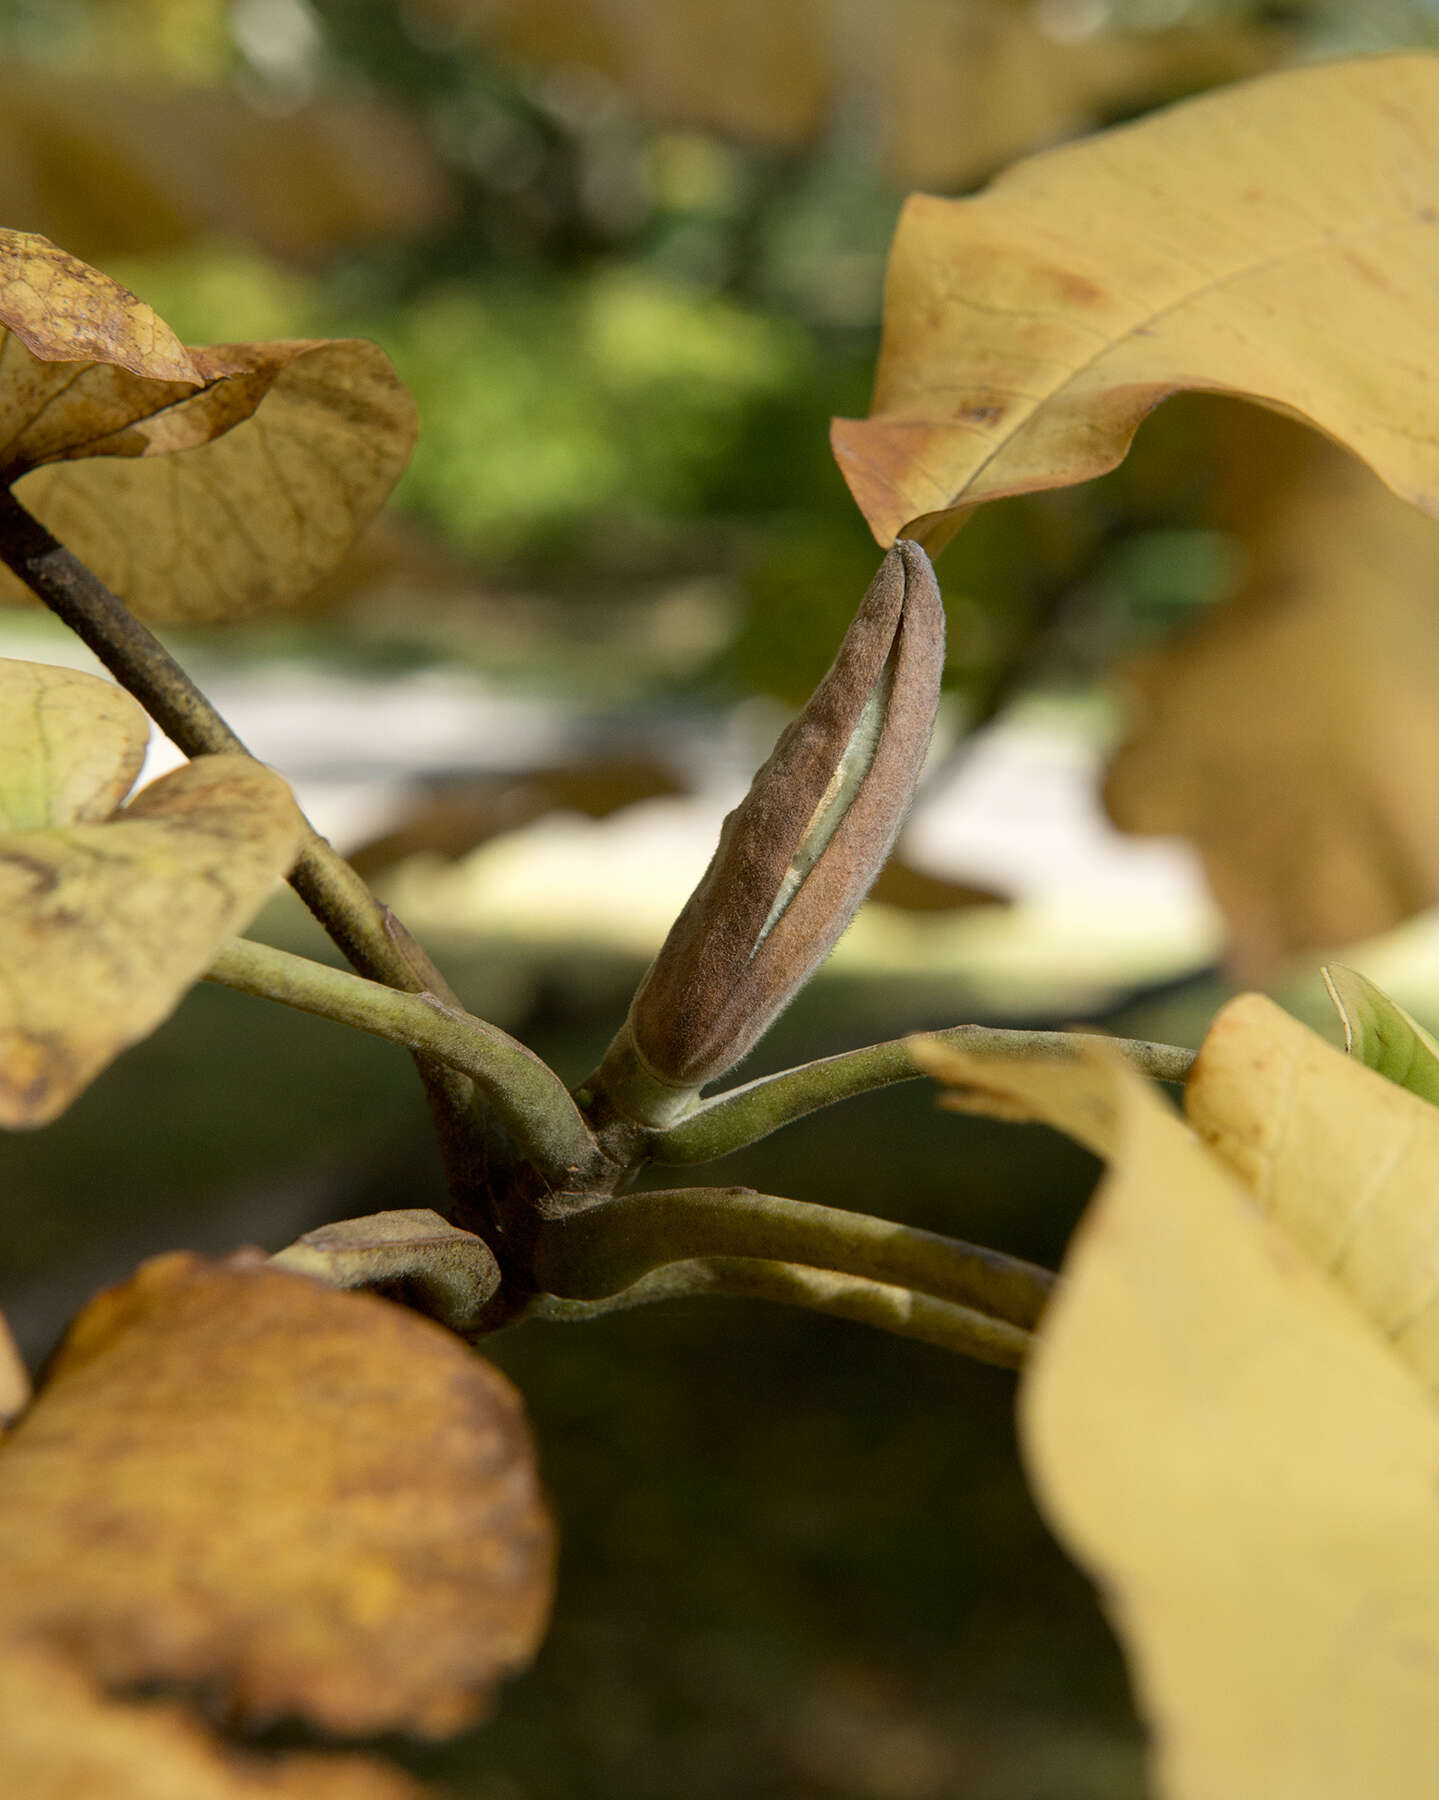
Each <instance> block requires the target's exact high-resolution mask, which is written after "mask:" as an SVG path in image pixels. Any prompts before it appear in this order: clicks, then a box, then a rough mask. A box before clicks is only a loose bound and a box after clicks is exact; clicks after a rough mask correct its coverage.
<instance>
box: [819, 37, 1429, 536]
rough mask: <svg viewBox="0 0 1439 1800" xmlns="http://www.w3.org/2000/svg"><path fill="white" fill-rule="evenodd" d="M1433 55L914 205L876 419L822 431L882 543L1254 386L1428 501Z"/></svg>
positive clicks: (1296, 86)
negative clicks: (1171, 408)
mask: <svg viewBox="0 0 1439 1800" xmlns="http://www.w3.org/2000/svg"><path fill="white" fill-rule="evenodd" d="M1436 192H1439V56H1433V55H1422V54H1416V55H1404V56H1392V57H1376V58H1366V59H1363V60H1356V61H1351V62H1337V63H1331V64H1325V65H1319V66H1314V67H1310V68H1303V69H1295V70H1290V71H1286V72H1284V73H1282V74H1279V75H1273V76H1269V77H1266V78H1265V79H1262V80H1259V81H1254V82H1248V83H1243V84H1241V85H1239V86H1236V87H1232V88H1226V89H1224V90H1221V91H1220V92H1218V93H1214V94H1210V95H1206V96H1204V97H1203V98H1201V99H1198V100H1192V101H1189V102H1187V103H1185V104H1184V105H1181V106H1176V107H1173V108H1171V109H1169V110H1167V111H1165V112H1161V113H1157V114H1154V115H1152V116H1150V117H1149V118H1147V119H1145V120H1143V121H1141V122H1140V123H1138V124H1136V125H1131V126H1127V127H1124V128H1121V129H1119V130H1115V131H1111V132H1107V133H1104V134H1102V135H1100V136H1097V137H1094V138H1090V139H1087V140H1085V141H1083V142H1081V143H1078V144H1073V145H1069V146H1066V147H1065V148H1062V149H1059V150H1055V151H1052V152H1049V153H1048V154H1046V155H1042V156H1037V157H1033V158H1031V159H1030V160H1029V161H1027V162H1023V163H1020V164H1018V165H1017V166H1016V167H1014V168H1013V169H1011V170H1009V171H1008V172H1007V173H1006V174H1004V175H1002V176H1001V177H1000V178H999V179H998V180H997V181H995V182H994V183H993V184H992V185H991V186H990V187H989V188H988V189H987V190H986V191H985V192H983V193H981V194H979V195H977V196H976V197H974V198H973V199H969V200H956V201H949V200H938V199H933V198H930V197H929V196H927V195H916V196H914V197H913V198H911V199H910V201H909V202H908V204H907V205H906V208H905V211H904V214H903V217H902V218H901V221H900V224H899V228H898V231H897V232H896V235H895V240H894V245H893V249H892V252H891V257H890V267H889V279H888V286H887V290H886V298H885V338H884V346H883V349H882V352H881V357H880V366H879V373H878V378H877V381H876V386H875V396H874V406H873V411H872V415H871V417H870V418H869V419H868V420H859V421H857V420H847V419H839V420H836V421H835V424H834V427H833V432H832V442H833V445H834V450H835V454H836V456H837V457H838V459H839V462H840V466H841V468H842V469H843V471H844V473H845V478H846V480H847V481H848V482H849V484H850V488H851V490H852V492H853V493H854V496H855V498H856V500H857V501H858V502H859V505H860V508H861V510H862V511H863V512H864V514H865V516H866V518H867V519H868V520H869V522H870V525H871V527H872V528H873V530H874V533H875V536H876V537H877V538H878V539H879V540H880V542H881V543H886V544H887V543H889V542H891V541H892V540H893V539H894V538H895V537H897V536H910V537H917V538H919V539H920V540H921V541H922V542H926V543H928V544H930V545H931V546H934V545H936V544H939V543H942V542H943V541H945V539H947V538H948V537H949V536H950V535H952V533H953V532H954V530H955V529H956V528H957V526H958V524H959V523H960V520H961V518H962V516H963V514H964V513H965V512H966V511H968V510H969V509H971V508H973V507H974V506H976V505H978V504H979V503H980V502H982V501H984V500H989V499H993V498H995V497H996V496H999V495H1002V494H1017V493H1026V492H1032V491H1034V490H1037V489H1042V488H1052V487H1062V486H1065V485H1068V484H1069V483H1072V482H1076V481H1084V480H1087V479H1089V478H1090V477H1092V476H1095V475H1099V474H1102V473H1103V472H1104V471H1105V470H1106V469H1110V468H1113V467H1114V465H1115V464H1116V463H1117V462H1119V461H1120V460H1121V459H1122V457H1123V456H1124V454H1125V452H1126V451H1127V449H1128V447H1129V444H1130V441H1131V439H1132V438H1133V435H1134V432H1135V430H1136V428H1137V427H1138V425H1139V423H1140V421H1141V420H1142V419H1143V418H1144V417H1145V415H1146V414H1147V413H1149V412H1150V411H1152V410H1153V408H1154V407H1155V406H1157V405H1158V404H1159V402H1160V401H1161V400H1163V399H1165V398H1166V397H1167V396H1168V395H1170V394H1172V393H1175V392H1177V391H1180V390H1183V389H1190V388H1194V389H1207V390H1213V391H1218V392H1225V393H1234V394H1241V395H1249V396H1252V397H1254V398H1256V399H1259V400H1262V401H1264V402H1266V403H1268V404H1271V405H1274V406H1277V407H1279V408H1280V409H1281V410H1284V411H1288V412H1292V413H1294V414H1296V415H1298V416H1300V417H1302V418H1304V419H1305V420H1307V421H1308V422H1309V423H1311V424H1313V425H1316V426H1318V427H1319V428H1320V429H1321V430H1322V431H1324V432H1326V433H1327V434H1328V435H1329V436H1331V437H1333V438H1336V439H1337V440H1339V441H1340V442H1341V443H1343V444H1345V445H1347V446H1348V448H1349V449H1351V450H1352V451H1354V452H1355V453H1356V454H1357V455H1358V456H1360V457H1361V458H1363V459H1364V460H1365V461H1367V462H1368V463H1369V464H1370V465H1371V467H1372V468H1373V469H1374V470H1375V472H1376V473H1377V474H1378V475H1379V476H1380V477H1381V478H1382V479H1383V480H1384V481H1385V482H1386V483H1387V484H1388V485H1389V486H1390V487H1392V488H1393V489H1394V491H1395V492H1396V493H1397V494H1399V495H1400V496H1401V497H1402V498H1404V499H1407V500H1410V501H1413V502H1414V503H1415V504H1418V505H1420V506H1424V507H1426V508H1429V509H1431V510H1439V424H1436V422H1435V421H1436V406H1435V402H1434V395H1435V388H1436V378H1435V375H1434V370H1435V368H1436V366H1439V314H1436V311H1435V308H1434V304H1433V296H1434V293H1435V290H1436V286H1439V228H1436V221H1439V207H1436V204H1435V195H1436Z"/></svg>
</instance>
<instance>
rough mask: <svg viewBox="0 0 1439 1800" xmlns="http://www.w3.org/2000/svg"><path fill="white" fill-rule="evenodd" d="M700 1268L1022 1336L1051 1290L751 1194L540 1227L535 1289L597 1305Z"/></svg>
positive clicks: (618, 1207) (653, 1200)
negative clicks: (840, 1288)
mask: <svg viewBox="0 0 1439 1800" xmlns="http://www.w3.org/2000/svg"><path fill="white" fill-rule="evenodd" d="M709 1257H739V1258H742V1259H746V1260H753V1259H755V1258H759V1259H761V1260H763V1261H766V1262H783V1263H801V1264H804V1265H805V1266H806V1267H808V1268H811V1269H823V1270H828V1271H829V1272H830V1273H831V1274H834V1275H846V1276H858V1277H860V1278H862V1279H863V1280H866V1281H873V1282H880V1283H883V1284H885V1285H889V1286H895V1287H902V1288H908V1289H912V1290H914V1291H915V1292H917V1293H920V1294H927V1295H928V1296H930V1298H932V1299H936V1300H944V1301H949V1302H952V1303H954V1304H955V1305H959V1306H963V1307H967V1308H970V1309H972V1310H975V1311H978V1312H982V1313H984V1314H985V1315H987V1316H988V1317H989V1318H991V1319H995V1320H1000V1321H1003V1322H1005V1323H1007V1324H1009V1325H1011V1326H1015V1327H1017V1328H1019V1329H1021V1330H1028V1329H1030V1328H1031V1327H1032V1326H1033V1325H1034V1324H1035V1322H1036V1320H1037V1319H1038V1318H1039V1315H1040V1313H1041V1311H1042V1310H1043V1308H1044V1304H1045V1302H1046V1301H1047V1300H1048V1298H1049V1295H1050V1292H1051V1290H1052V1289H1053V1286H1054V1280H1055V1278H1054V1276H1053V1275H1051V1274H1050V1272H1049V1271H1048V1270H1047V1269H1041V1268H1037V1267H1036V1266H1035V1265H1034V1264H1033V1263H1027V1262H1022V1261H1020V1260H1019V1258H1018V1257H1013V1256H1005V1255H1004V1254H1003V1253H1002V1252H1000V1251H998V1250H988V1249H984V1248H982V1247H980V1246H978V1245H975V1244H965V1243H961V1242H960V1241H959V1240H957V1239H955V1238H947V1237H941V1236H939V1235H938V1234H937V1233H936V1232H932V1231H920V1230H918V1229H916V1228H915V1227H914V1226H910V1225H898V1224H895V1223H893V1222H892V1221H890V1220H888V1219H876V1218H871V1217H870V1216H869V1215H868V1214H867V1213H852V1212H846V1211H843V1210H842V1209H840V1208H838V1207H833V1206H814V1205H811V1204H809V1203H807V1202H805V1201H800V1200H786V1199H782V1198H780V1197H779V1196H778V1195H775V1194H757V1193H755V1192H753V1190H751V1189H749V1188H672V1189H667V1190H663V1191H660V1192H656V1193H641V1194H625V1195H623V1196H621V1197H620V1198H618V1199H607V1200H604V1201H600V1202H597V1203H596V1204H594V1205H592V1206H588V1207H585V1208H583V1209H581V1210H579V1211H574V1212H569V1213H564V1214H561V1215H559V1216H554V1217H549V1218H546V1219H545V1220H544V1221H543V1222H542V1223H541V1225H540V1228H539V1234H538V1237H537V1239H536V1244H535V1251H534V1260H533V1264H532V1267H533V1273H534V1279H535V1283H536V1286H537V1287H539V1288H540V1289H541V1290H543V1291H544V1292H546V1293H550V1294H555V1295H559V1296H561V1297H562V1298H564V1299H571V1300H600V1299H605V1298H608V1297H609V1296H611V1295H613V1294H617V1293H620V1292H621V1291H622V1290H624V1289H626V1288H629V1287H632V1286H633V1284H634V1283H635V1282H637V1281H639V1280H641V1279H642V1278H644V1277H646V1276H648V1275H649V1274H651V1273H652V1272H653V1271H654V1270H656V1269H659V1268H662V1267H664V1266H665V1265H667V1264H671V1263H680V1262H689V1261H692V1260H694V1259H696V1258H709Z"/></svg>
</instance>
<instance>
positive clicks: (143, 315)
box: [0, 231, 416, 619]
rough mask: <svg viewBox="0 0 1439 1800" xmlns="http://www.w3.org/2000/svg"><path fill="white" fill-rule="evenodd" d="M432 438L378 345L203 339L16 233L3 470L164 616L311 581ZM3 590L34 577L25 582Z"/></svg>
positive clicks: (250, 602)
mask: <svg viewBox="0 0 1439 1800" xmlns="http://www.w3.org/2000/svg"><path fill="white" fill-rule="evenodd" d="M415 435H416V422H415V413H414V407H413V404H412V403H411V401H410V399H409V396H408V395H407V394H406V393H405V390H404V389H403V388H402V387H401V386H400V383H399V381H398V379H397V377H396V376H395V373H394V370H393V369H392V368H391V367H390V364H389V362H388V360H387V359H386V357H385V356H384V354H383V352H382V351H381V350H380V349H379V348H378V347H377V346H376V345H374V344H369V343H364V342H362V341H360V340H355V339H352V340H336V341H325V340H314V341H312V340H303V339H302V340H296V341H293V342H288V343H273V344H226V345H219V346H212V347H210V348H204V349H190V348H187V347H186V346H185V345H183V344H181V343H180V342H179V340H178V339H177V338H176V337H175V335H174V333H173V332H172V331H171V330H170V329H169V327H168V326H167V325H165V324H164V322H163V321H162V320H161V319H159V318H158V317H157V316H156V315H155V314H154V313H153V312H152V311H151V310H150V308H149V307H147V306H145V305H144V303H143V302H141V301H139V300H137V299H136V297H135V296H134V295H133V294H132V293H130V292H129V290H128V289H127V288H123V287H121V286H120V284H119V283H118V282H115V281H111V280H110V279H109V277H108V276H105V275H102V274H101V273H100V272H99V271H98V270H95V269H91V268H88V267H87V266H86V265H85V264H84V263H81V262H78V261H77V260H76V259H75V258H74V257H72V256H68V255H66V253H65V252H64V251H62V250H59V249H57V248H56V246H55V245H53V244H51V243H50V242H49V241H48V240H47V239H45V238H42V237H37V236H35V235H34V234H32V233H28V232H17V231H0V480H3V481H5V482H7V483H9V484H12V485H14V484H17V483H18V484H19V485H18V486H17V487H16V497H17V498H18V499H19V500H21V501H23V503H24V504H25V506H26V507H28V508H29V510H30V511H31V512H33V513H34V514H35V515H36V517H37V518H39V519H40V521H41V523H42V524H44V525H46V526H47V527H48V528H49V529H50V530H51V531H52V532H53V533H54V534H55V536H56V537H57V538H59V540H60V541H61V542H62V543H63V544H65V545H66V547H67V548H68V549H70V550H73V551H74V552H75V554H76V555H77V556H79V557H80V559H81V560H82V561H83V562H85V563H87V564H88V565H89V566H90V568H91V569H92V570H93V571H94V572H95V573H96V574H97V575H98V576H99V577H100V578H101V580H102V581H104V582H106V583H107V584H108V585H109V586H111V587H112V588H114V589H115V590H116V591H117V592H118V593H120V594H121V596H122V597H123V598H124V599H125V600H126V601H127V603H129V604H131V605H132V606H133V607H134V610H135V611H136V612H138V613H142V614H144V615H145V616H146V617H149V618H157V619H204V618H218V617H229V616H233V615H236V614H241V613H246V612H254V611H256V610H259V609H261V608H263V607H266V606H275V605H283V604H284V603H285V602H286V601H289V600H294V599H297V598H299V597H300V596H302V595H303V594H305V593H306V592H307V591H308V590H309V589H310V588H311V587H313V586H314V585H315V583H316V582H318V581H319V580H320V578H321V577H322V576H323V575H325V574H327V573H328V572H329V570H330V569H331V568H332V567H333V566H334V565H335V564H336V563H337V562H338V561H339V559H340V557H341V556H342V555H343V554H344V553H345V551H346V550H347V549H348V548H349V546H350V545H351V543H353V541H354V540H355V538H356V537H357V536H358V535H359V532H360V530H361V529H362V528H363V526H364V525H365V524H366V523H367V522H368V521H369V519H370V518H371V517H372V516H373V515H374V513H375V512H376V511H377V510H378V509H379V507H380V506H381V505H382V503H383V502H384V500H385V497H386V496H387V495H388V493H389V491H390V489H391V487H393V485H394V483H395V481H396V479H397V478H398V476H399V474H400V471H401V470H402V469H403V468H404V466H405V463H406V461H407V460H408V458H409V454H410V451H411V449H412V448H413V445H414V440H415ZM157 459H163V461H160V460H157ZM3 597H6V598H10V599H19V598H23V597H25V590H24V589H23V588H21V587H20V586H19V584H18V583H17V582H14V581H13V580H12V581H9V582H8V585H7V587H6V588H5V589H4V590H3Z"/></svg>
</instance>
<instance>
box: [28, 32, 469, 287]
mask: <svg viewBox="0 0 1439 1800" xmlns="http://www.w3.org/2000/svg"><path fill="white" fill-rule="evenodd" d="M447 198H448V196H447V191H446V182H445V178H444V175H443V173H442V170H441V168H440V165H439V162H438V159H437V158H436V156H435V154H434V152H433V150H431V149H430V148H428V146H427V145H426V143H425V140H424V137H423V134H422V132H421V130H420V128H419V127H418V125H417V124H416V122H415V121H414V120H413V119H412V118H410V117H408V116H407V115H406V114H404V113H403V112H401V111H400V110H399V109H397V108H394V107H391V106H388V105H386V104H384V103H383V102H382V101H380V100H379V99H377V98H376V97H375V96H374V95H368V94H367V95H363V96H360V95H347V96H331V97H328V98H326V99H324V100H317V101H313V102H311V103H309V104H307V105H305V106H301V107H298V108H296V109H295V110H293V111H287V112H284V113H276V112H274V111H271V110H266V111H264V112H261V111H259V110H258V109H257V108H256V107H254V106H253V105H251V104H249V103H248V102H247V101H246V100H245V99H244V98H243V97H242V96H241V95H239V94H237V93H233V92H228V91H226V89H224V88H223V87H219V86H211V87H205V88H199V87H196V88H189V87H181V86H178V85H175V84H173V83H164V82H159V81H148V82H142V81H133V80H125V81H117V80H115V79H113V78H104V79H98V80H97V79H86V78H85V77H83V76H82V75H80V74H79V73H78V72H77V71H76V70H74V69H66V70H65V72H64V74H63V76H61V75H60V74H58V73H57V72H56V71H54V70H48V69H44V68H27V67H24V66H23V65H18V64H17V62H16V61H15V60H14V59H13V58H12V57H10V56H9V55H7V57H6V66H5V67H4V69H3V70H0V218H5V219H24V220H25V221H26V222H27V223H28V224H30V225H32V226H33V227H35V228H36V229H38V230H40V231H43V232H45V233H46V235H47V236H49V237H52V238H54V239H56V240H57V241H58V242H60V243H65V244H73V245H74V246H75V249H76V251H77V252H78V253H79V254H80V255H82V256H85V257H111V256H134V255H147V254H153V253H154V252H156V251H163V250H168V249H171V248H173V247H174V246H176V245H178V244H182V243H184V242H186V241H187V240H189V239H191V238H193V237H195V236H196V235H197V234H199V233H202V232H205V231H220V232H223V233H225V234H226V236H228V237H241V238H247V239H250V240H251V241H253V242H255V243H258V244H260V245H261V246H262V247H263V248H264V249H266V250H268V251H270V252H272V253H274V254H276V255H280V256H296V255H313V254H314V253H316V252H323V251H326V250H330V249H333V248H335V247H337V246H338V245H341V244H344V243H348V242H353V241H355V240H357V239H360V238H366V237H370V236H373V235H380V236H385V237H395V236H399V235H403V236H409V235H413V234H415V233H419V232H424V231H427V230H431V229H433V228H434V226H435V225H436V223H437V222H438V221H439V220H440V219H441V218H442V217H443V216H444V213H445V210H446V206H447Z"/></svg>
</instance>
